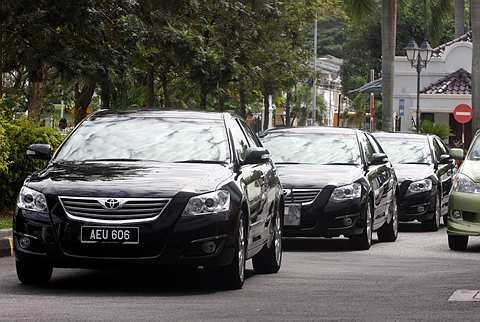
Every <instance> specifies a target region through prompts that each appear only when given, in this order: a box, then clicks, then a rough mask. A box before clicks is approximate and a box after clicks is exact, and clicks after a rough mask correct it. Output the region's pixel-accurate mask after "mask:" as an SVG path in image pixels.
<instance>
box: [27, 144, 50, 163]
mask: <svg viewBox="0 0 480 322" xmlns="http://www.w3.org/2000/svg"><path fill="white" fill-rule="evenodd" d="M27 155H28V156H29V157H32V158H34V159H38V160H47V161H49V160H50V159H51V158H52V148H51V147H50V144H32V145H30V146H29V147H28V149H27Z"/></svg>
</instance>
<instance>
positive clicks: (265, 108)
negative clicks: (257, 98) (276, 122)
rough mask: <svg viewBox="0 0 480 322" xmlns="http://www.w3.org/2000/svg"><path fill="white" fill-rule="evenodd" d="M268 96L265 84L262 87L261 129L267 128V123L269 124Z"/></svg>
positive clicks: (268, 92)
mask: <svg viewBox="0 0 480 322" xmlns="http://www.w3.org/2000/svg"><path fill="white" fill-rule="evenodd" d="M269 96H270V91H269V90H268V87H267V86H264V89H263V129H262V130H263V131H266V130H268V125H269V124H270V123H269V122H270V117H269V116H270V115H269V112H270V100H269V99H268V98H269Z"/></svg>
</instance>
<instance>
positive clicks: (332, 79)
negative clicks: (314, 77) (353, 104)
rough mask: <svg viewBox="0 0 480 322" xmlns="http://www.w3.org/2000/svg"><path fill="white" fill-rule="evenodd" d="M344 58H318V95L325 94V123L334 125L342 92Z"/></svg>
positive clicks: (330, 56) (329, 56)
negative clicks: (341, 75) (341, 74)
mask: <svg viewBox="0 0 480 322" xmlns="http://www.w3.org/2000/svg"><path fill="white" fill-rule="evenodd" d="M342 64H343V59H340V58H337V57H335V56H332V55H327V56H324V57H319V58H317V71H318V73H319V74H320V78H319V80H318V83H317V85H318V86H317V95H320V96H323V100H324V102H325V106H326V111H325V114H324V118H325V125H328V126H332V125H333V121H334V114H335V113H336V111H337V108H338V102H339V99H340V94H341V93H342V79H341V77H340V71H341V68H342Z"/></svg>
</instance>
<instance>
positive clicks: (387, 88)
mask: <svg viewBox="0 0 480 322" xmlns="http://www.w3.org/2000/svg"><path fill="white" fill-rule="evenodd" d="M382 1H383V3H382V10H383V15H382V83H383V97H382V107H383V111H382V128H383V130H384V131H389V132H390V131H393V123H392V114H393V77H394V73H395V65H394V60H395V46H396V28H397V0H382Z"/></svg>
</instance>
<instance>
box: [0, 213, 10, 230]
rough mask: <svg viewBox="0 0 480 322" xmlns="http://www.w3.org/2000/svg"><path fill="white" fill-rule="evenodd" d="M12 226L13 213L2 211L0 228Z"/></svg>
mask: <svg viewBox="0 0 480 322" xmlns="http://www.w3.org/2000/svg"><path fill="white" fill-rule="evenodd" d="M4 228H12V213H10V212H1V211H0V229H4Z"/></svg>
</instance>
